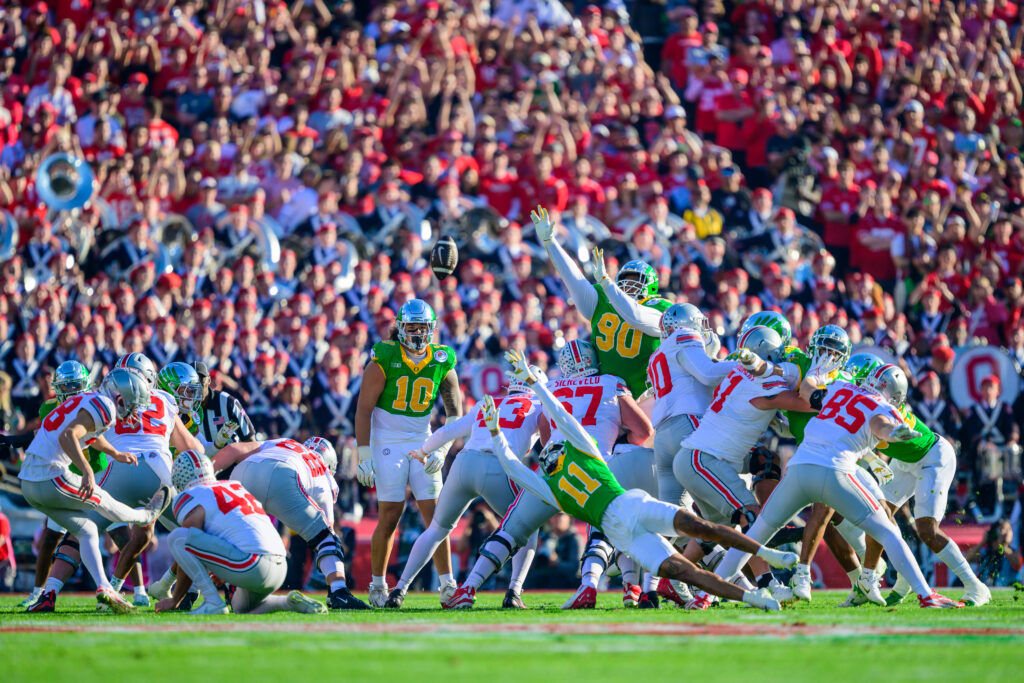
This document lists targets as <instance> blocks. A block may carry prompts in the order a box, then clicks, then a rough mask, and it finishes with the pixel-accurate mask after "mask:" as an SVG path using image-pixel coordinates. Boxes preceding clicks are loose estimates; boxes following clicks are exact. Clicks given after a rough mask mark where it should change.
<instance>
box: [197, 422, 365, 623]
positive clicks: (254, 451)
mask: <svg viewBox="0 0 1024 683" xmlns="http://www.w3.org/2000/svg"><path fill="white" fill-rule="evenodd" d="M213 467H214V471H215V472H221V471H223V470H226V469H228V468H230V467H234V470H233V471H232V475H231V478H232V479H233V480H235V481H237V482H238V483H240V484H241V485H242V486H244V487H245V489H246V490H247V491H249V492H250V493H252V494H253V495H254V496H256V500H258V501H260V503H262V504H263V508H264V509H265V510H266V511H267V512H269V513H270V514H271V515H273V516H274V517H276V518H277V519H279V520H281V522H282V523H283V524H284V525H285V526H286V527H288V528H289V529H291V530H292V531H294V532H295V533H296V534H298V535H299V536H301V537H302V538H303V539H305V541H306V543H307V544H308V545H309V547H310V548H314V549H315V550H314V552H315V553H316V557H315V559H314V562H315V563H316V566H317V567H318V568H319V569H320V571H322V572H323V574H324V577H325V579H326V581H327V586H328V590H329V593H328V596H327V606H328V607H329V608H331V609H343V610H364V609H370V608H369V606H368V605H367V604H366V603H365V602H363V601H362V600H360V599H358V598H357V597H355V596H354V595H352V593H351V592H350V591H349V589H348V583H347V582H346V580H345V554H344V553H343V552H342V547H341V539H340V538H338V536H337V534H335V533H334V505H335V503H336V502H337V500H338V484H337V482H336V481H335V480H334V472H335V470H336V469H337V468H338V455H337V453H336V452H335V450H334V446H332V445H331V444H330V442H329V441H327V439H323V438H321V437H319V436H314V437H312V438H310V439H307V440H306V442H305V443H301V444H300V443H298V442H297V441H293V440H291V439H271V440H270V441H262V442H260V441H242V442H238V443H233V444H230V445H228V446H226V447H225V448H224V449H223V450H221V451H220V452H219V453H218V454H217V455H216V456H215V457H214V459H213Z"/></svg>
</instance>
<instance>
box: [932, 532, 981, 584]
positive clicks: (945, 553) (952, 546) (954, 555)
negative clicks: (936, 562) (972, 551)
mask: <svg viewBox="0 0 1024 683" xmlns="http://www.w3.org/2000/svg"><path fill="white" fill-rule="evenodd" d="M938 555H939V559H940V560H942V561H943V562H945V563H946V566H947V567H949V568H950V569H951V570H952V571H953V573H954V574H956V576H957V578H958V579H960V581H962V582H963V584H964V587H965V588H970V587H971V585H972V584H978V583H981V582H980V581H979V580H978V577H977V576H975V575H974V572H972V571H971V565H969V564H967V560H966V559H964V555H963V553H961V552H960V548H959V547H958V546H957V544H956V543H954V542H953V541H952V539H950V541H949V543H947V544H946V547H945V548H943V549H942V550H940V551H939V552H938Z"/></svg>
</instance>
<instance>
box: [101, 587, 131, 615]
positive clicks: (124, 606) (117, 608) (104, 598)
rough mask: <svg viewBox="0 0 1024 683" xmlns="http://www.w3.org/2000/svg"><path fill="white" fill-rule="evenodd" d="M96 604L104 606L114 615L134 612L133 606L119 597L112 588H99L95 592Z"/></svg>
mask: <svg viewBox="0 0 1024 683" xmlns="http://www.w3.org/2000/svg"><path fill="white" fill-rule="evenodd" d="M96 602H98V603H99V604H101V605H106V606H107V607H109V608H110V611H111V612H113V613H114V614H128V613H129V612H134V611H135V605H133V604H132V603H130V602H128V601H127V600H125V599H124V598H123V597H121V594H120V593H118V592H117V591H115V590H114V589H113V588H100V589H99V590H97V591H96Z"/></svg>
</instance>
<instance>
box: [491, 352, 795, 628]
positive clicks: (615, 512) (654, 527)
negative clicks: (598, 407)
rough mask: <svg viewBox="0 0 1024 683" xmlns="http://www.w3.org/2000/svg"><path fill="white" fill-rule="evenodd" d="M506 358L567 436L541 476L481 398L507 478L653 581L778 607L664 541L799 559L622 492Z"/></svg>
mask: <svg viewBox="0 0 1024 683" xmlns="http://www.w3.org/2000/svg"><path fill="white" fill-rule="evenodd" d="M506 358H507V359H508V360H509V362H510V363H511V364H512V368H513V370H512V372H511V376H512V377H514V378H515V379H516V380H519V381H523V382H526V383H527V384H529V385H530V386H531V387H532V388H533V390H534V392H536V394H537V397H538V398H539V399H540V402H541V404H542V405H543V406H544V411H545V415H547V416H549V417H550V418H551V419H552V420H553V421H554V422H555V424H556V425H557V427H558V430H559V432H560V433H561V434H563V435H565V437H566V441H552V442H551V443H549V444H548V445H547V446H546V447H545V448H544V451H543V452H542V453H541V456H540V466H541V473H537V472H534V471H533V470H531V469H530V468H528V467H527V466H526V465H524V464H523V463H521V462H520V461H519V459H518V458H516V457H515V455H513V454H512V453H511V451H509V448H508V444H507V443H506V442H505V437H504V435H503V434H502V433H501V431H500V430H499V428H498V419H497V413H496V411H495V410H494V402H493V400H492V399H490V397H485V398H484V402H485V403H484V420H485V422H486V423H487V426H488V429H489V430H490V432H491V435H492V437H493V440H494V451H495V453H496V454H497V455H498V459H499V461H500V462H501V463H502V466H503V467H505V472H506V473H507V474H508V476H509V477H510V478H511V479H513V480H514V481H515V482H516V483H518V484H520V485H521V486H523V487H524V488H525V489H527V490H529V491H530V492H531V493H533V494H534V495H536V496H539V497H541V498H543V499H544V500H545V501H546V502H548V503H549V504H551V505H555V506H557V507H558V508H559V509H561V510H562V511H564V512H566V513H568V514H570V515H573V516H574V517H576V518H577V519H580V520H583V521H585V522H587V523H588V524H591V525H593V526H594V527H596V528H598V529H600V530H601V531H602V532H603V533H604V534H605V536H607V538H608V540H609V541H610V542H611V544H612V545H613V546H614V547H616V548H618V549H620V550H622V551H624V552H627V553H629V555H630V556H632V557H633V558H634V559H635V560H636V561H637V562H639V563H640V565H641V566H642V567H643V568H644V569H646V570H648V571H651V572H655V573H656V574H657V575H658V576H663V577H667V578H670V579H677V580H680V581H684V582H686V583H691V584H694V585H697V586H700V587H702V588H704V589H706V590H709V591H712V592H714V593H715V594H717V595H721V596H722V597H724V598H728V599H730V600H737V601H739V600H742V601H743V602H746V603H747V604H749V605H752V606H754V607H759V608H761V609H766V610H778V609H781V607H780V605H779V603H778V602H777V601H776V600H775V599H773V598H772V597H771V596H770V595H769V594H768V592H767V591H744V590H743V589H741V588H739V587H738V586H735V585H733V584H729V583H726V582H724V581H722V580H720V579H718V578H717V577H715V576H714V575H713V574H711V573H710V572H706V571H704V570H702V569H698V568H697V567H696V566H695V565H694V564H693V563H691V562H690V561H689V560H687V559H685V558H684V557H683V556H682V555H681V554H679V552H677V551H676V549H675V548H673V547H672V546H671V545H670V544H669V542H668V541H666V540H665V538H664V536H676V535H687V536H695V537H697V538H703V539H705V540H709V541H715V542H717V543H721V544H722V545H724V546H727V547H738V548H740V549H743V550H745V551H746V552H751V553H757V555H758V556H759V557H762V558H764V559H765V560H766V561H768V562H769V563H771V564H773V565H775V566H778V567H792V566H793V565H795V564H796V559H797V558H796V555H794V554H793V553H784V552H779V551H777V550H772V549H770V548H765V547H763V546H761V545H759V544H757V543H754V542H753V541H751V540H750V539H749V538H747V537H746V536H744V535H743V534H741V533H739V532H738V531H735V530H734V529H730V528H728V527H725V526H722V525H719V524H712V523H710V522H706V521H704V520H702V519H700V518H699V517H696V516H695V515H693V514H691V513H689V512H686V511H685V510H683V509H682V508H680V507H678V506H676V505H671V504H669V503H664V502H662V501H659V500H655V499H654V498H652V497H651V496H650V495H648V494H646V493H644V492H643V491H640V490H631V491H626V490H624V489H623V488H622V487H621V486H620V485H619V483H618V482H617V481H616V480H615V477H614V476H613V475H612V473H611V471H610V470H609V469H608V465H607V464H606V463H605V460H604V457H603V456H602V454H601V453H600V452H598V449H597V447H596V445H595V443H594V441H593V440H592V439H591V438H590V437H589V436H588V435H587V432H586V431H585V430H584V429H583V428H582V427H581V426H580V424H579V422H577V421H576V420H575V418H573V416H572V415H570V414H569V412H568V411H567V410H565V408H564V407H563V406H562V404H561V403H560V402H559V401H558V399H556V398H555V397H554V395H553V394H552V393H551V392H550V390H548V388H547V387H545V386H544V385H543V384H540V383H538V382H537V378H536V377H535V376H534V375H533V373H532V372H531V371H530V368H529V366H528V365H527V364H526V360H525V359H524V358H523V355H522V354H521V353H519V352H518V351H509V352H508V353H506Z"/></svg>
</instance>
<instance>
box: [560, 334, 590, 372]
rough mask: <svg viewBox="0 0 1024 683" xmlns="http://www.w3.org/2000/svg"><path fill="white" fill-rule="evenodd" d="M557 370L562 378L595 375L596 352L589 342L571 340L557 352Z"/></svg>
mask: <svg viewBox="0 0 1024 683" xmlns="http://www.w3.org/2000/svg"><path fill="white" fill-rule="evenodd" d="M558 369H559V370H561V371H562V376H563V377H587V376H589V375H596V374H597V352H596V351H594V347H593V346H591V345H590V343H589V342H585V341H583V340H582V339H573V340H572V341H571V342H569V343H567V344H566V345H565V346H563V347H562V350H561V351H559V352H558Z"/></svg>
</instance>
